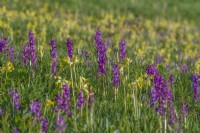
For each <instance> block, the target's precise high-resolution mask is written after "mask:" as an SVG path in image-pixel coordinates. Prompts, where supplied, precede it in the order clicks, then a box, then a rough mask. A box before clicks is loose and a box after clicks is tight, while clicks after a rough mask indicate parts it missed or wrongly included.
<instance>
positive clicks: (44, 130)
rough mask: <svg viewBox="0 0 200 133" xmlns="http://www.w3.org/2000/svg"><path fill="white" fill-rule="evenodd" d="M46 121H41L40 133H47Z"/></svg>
mask: <svg viewBox="0 0 200 133" xmlns="http://www.w3.org/2000/svg"><path fill="white" fill-rule="evenodd" d="M47 127H48V121H47V119H43V120H42V133H47Z"/></svg>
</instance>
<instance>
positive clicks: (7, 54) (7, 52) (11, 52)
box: [4, 46, 15, 60]
mask: <svg viewBox="0 0 200 133" xmlns="http://www.w3.org/2000/svg"><path fill="white" fill-rule="evenodd" d="M6 50H7V51H6V52H5V54H4V58H8V56H9V57H10V60H13V59H14V56H15V55H14V48H13V47H12V46H8V48H7V49H6Z"/></svg>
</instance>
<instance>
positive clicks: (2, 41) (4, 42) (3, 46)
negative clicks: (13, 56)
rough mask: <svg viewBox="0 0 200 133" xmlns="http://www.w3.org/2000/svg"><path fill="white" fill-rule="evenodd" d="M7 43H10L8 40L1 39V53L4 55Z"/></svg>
mask: <svg viewBox="0 0 200 133" xmlns="http://www.w3.org/2000/svg"><path fill="white" fill-rule="evenodd" d="M7 43H8V39H7V38H4V39H1V38H0V53H2V52H3V51H4V48H5V47H6V44H7Z"/></svg>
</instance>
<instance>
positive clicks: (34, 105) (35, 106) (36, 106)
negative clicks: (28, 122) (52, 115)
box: [30, 101, 42, 121]
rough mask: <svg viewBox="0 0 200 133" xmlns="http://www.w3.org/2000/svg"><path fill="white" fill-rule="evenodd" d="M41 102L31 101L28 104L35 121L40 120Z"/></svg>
mask: <svg viewBox="0 0 200 133" xmlns="http://www.w3.org/2000/svg"><path fill="white" fill-rule="evenodd" d="M41 106H42V104H41V102H37V101H31V103H30V110H31V112H32V113H33V114H34V115H35V116H36V118H37V121H40V120H42V114H41V112H40V111H41Z"/></svg>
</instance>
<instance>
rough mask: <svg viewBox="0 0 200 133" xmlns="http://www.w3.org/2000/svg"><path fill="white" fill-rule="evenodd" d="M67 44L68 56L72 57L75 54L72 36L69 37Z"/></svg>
mask: <svg viewBox="0 0 200 133" xmlns="http://www.w3.org/2000/svg"><path fill="white" fill-rule="evenodd" d="M66 45H67V49H68V57H69V58H70V59H72V56H73V49H72V41H71V39H70V38H67V42H66Z"/></svg>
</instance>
